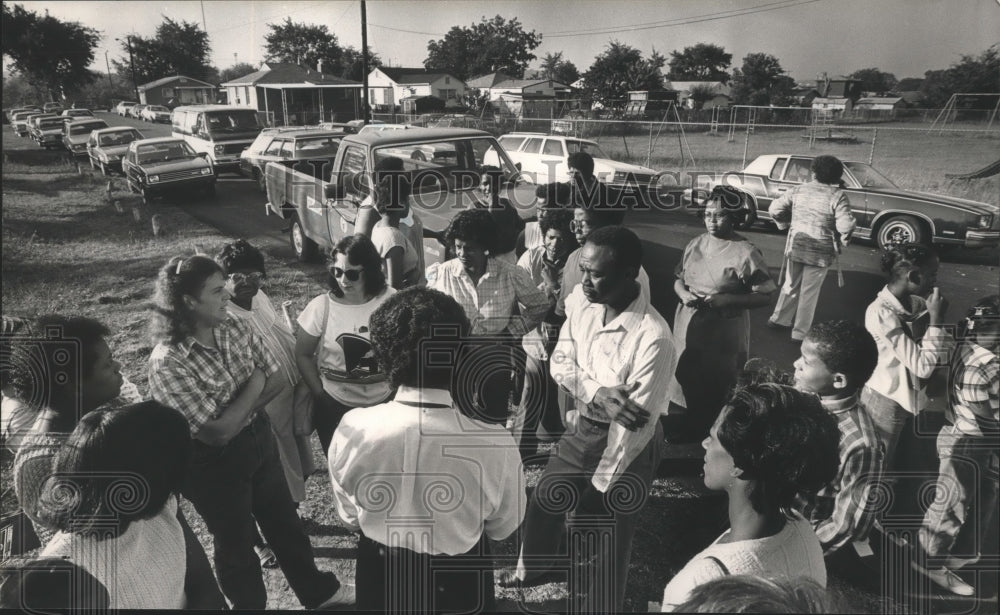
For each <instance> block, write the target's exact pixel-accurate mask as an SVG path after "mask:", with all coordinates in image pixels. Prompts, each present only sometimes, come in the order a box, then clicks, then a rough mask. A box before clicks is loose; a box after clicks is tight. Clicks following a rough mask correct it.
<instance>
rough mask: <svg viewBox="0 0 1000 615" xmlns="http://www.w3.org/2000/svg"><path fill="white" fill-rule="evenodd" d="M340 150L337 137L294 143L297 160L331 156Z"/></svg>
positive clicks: (303, 140) (300, 140) (302, 140)
mask: <svg viewBox="0 0 1000 615" xmlns="http://www.w3.org/2000/svg"><path fill="white" fill-rule="evenodd" d="M339 148H340V138H339V137H323V138H322V139H299V140H298V141H296V142H295V154H296V157H297V158H308V157H310V156H333V155H335V154H336V153H337V150H338V149H339Z"/></svg>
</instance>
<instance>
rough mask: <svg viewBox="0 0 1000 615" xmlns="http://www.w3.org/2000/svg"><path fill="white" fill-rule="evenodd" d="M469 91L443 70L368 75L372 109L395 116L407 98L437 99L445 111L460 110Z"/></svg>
mask: <svg viewBox="0 0 1000 615" xmlns="http://www.w3.org/2000/svg"><path fill="white" fill-rule="evenodd" d="M468 90H469V87H468V86H467V85H466V83H465V82H464V81H462V80H461V79H459V78H457V77H455V76H454V75H451V74H449V73H446V72H444V71H440V70H434V69H426V68H403V67H399V66H380V67H378V68H376V69H374V70H372V72H371V73H369V75H368V102H369V103H370V104H371V105H372V107H373V109H375V110H376V111H381V112H390V113H391V112H392V111H394V110H398V109H396V107H398V106H400V104H401V102H402V100H403V99H404V98H411V97H414V96H418V97H419V96H434V97H435V98H440V99H441V100H443V101H444V104H445V106H446V107H460V106H462V100H463V99H464V98H465V95H466V93H467V92H468Z"/></svg>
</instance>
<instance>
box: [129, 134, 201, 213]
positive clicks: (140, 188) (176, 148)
mask: <svg viewBox="0 0 1000 615" xmlns="http://www.w3.org/2000/svg"><path fill="white" fill-rule="evenodd" d="M122 173H124V175H125V179H126V180H127V181H128V186H129V189H131V190H132V191H133V192H138V193H140V194H142V196H143V197H145V198H152V197H154V196H159V195H162V194H164V193H167V192H172V191H178V190H185V189H201V190H204V191H205V194H207V195H208V196H215V171H214V170H213V169H212V163H211V162H209V161H208V160H207V159H206V157H205V154H198V153H197V152H195V151H194V148H192V147H191V146H190V145H188V144H187V143H186V142H185V141H184V139H178V138H176V137H158V138H155V139H142V140H140V141H133V142H132V143H131V144H129V146H128V150H127V151H126V152H125V156H123V157H122Z"/></svg>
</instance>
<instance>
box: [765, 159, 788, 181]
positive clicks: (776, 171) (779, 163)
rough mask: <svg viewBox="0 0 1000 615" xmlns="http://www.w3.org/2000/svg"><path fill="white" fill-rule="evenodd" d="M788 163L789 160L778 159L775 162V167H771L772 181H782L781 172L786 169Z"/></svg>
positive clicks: (769, 175) (770, 175)
mask: <svg viewBox="0 0 1000 615" xmlns="http://www.w3.org/2000/svg"><path fill="white" fill-rule="evenodd" d="M786 162H788V158H778V159H777V160H775V161H774V166H773V167H771V172H770V173H769V174H768V177H770V178H771V179H777V180H780V179H781V171H782V170H783V169H784V168H785V163H786Z"/></svg>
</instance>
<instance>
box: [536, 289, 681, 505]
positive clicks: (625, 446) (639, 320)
mask: <svg viewBox="0 0 1000 615" xmlns="http://www.w3.org/2000/svg"><path fill="white" fill-rule="evenodd" d="M606 310H607V307H606V306H605V305H602V304H598V303H591V302H590V301H588V300H587V299H586V297H585V296H584V294H583V289H582V287H580V286H577V287H576V288H575V289H574V290H573V293H572V294H571V295H570V296H569V298H568V299H567V300H566V322H565V323H564V324H563V327H562V330H561V331H560V332H559V342H558V343H557V344H556V347H555V350H554V351H553V353H552V360H551V368H550V370H551V373H552V378H553V380H555V381H556V383H558V384H559V385H560V386H561V387H563V388H564V389H566V390H567V391H569V393H570V395H572V396H573V397H574V398H575V399H576V400H577V401H578V404H577V411H578V412H579V413H580V415H581V416H584V417H587V418H590V419H592V420H595V421H599V422H604V423H610V424H611V426H610V428H609V430H608V444H607V447H606V448H605V450H604V454H603V456H602V457H601V461H600V463H599V464H598V466H597V471H596V472H594V477H593V478H592V479H591V482H592V483H593V485H594V487H596V488H597V489H598V490H599V491H602V492H604V491H606V490H607V489H608V487H609V486H610V485H611V484H612V483H613V482H614V481H615V480H617V479H618V477H619V476H620V475H621V474H622V472H624V471H625V469H626V468H628V466H629V464H630V463H632V461H633V460H634V459H635V458H636V456H637V455H638V454H639V453H640V452H642V450H643V449H644V448H645V447H646V444H648V443H649V440H650V438H651V437H652V436H653V432H654V431H655V430H656V424H657V422H658V421H659V417H660V415H661V414H665V413H666V411H667V405H668V403H669V400H670V398H669V396H668V395H667V391H668V389H669V386H670V383H671V381H672V380H673V376H674V370H675V369H676V368H677V351H676V350H675V349H674V339H673V335H672V334H671V332H670V326H669V325H667V321H665V320H664V319H663V317H662V316H660V314H659V312H657V311H656V310H655V309H653V307H652V306H651V305H650V304H649V299H648V298H647V297H646V296H645V295H644V294H642V293H640V294H639V296H638V297H637V298H636V299H635V301H633V302H632V303H631V304H629V306H628V307H627V308H625V310H623V311H622V313H621V314H619V315H618V316H617V317H615V318H614V319H613V320H611V321H610V322H608V323H607V324H604V314H605V311H606ZM636 384H638V388H637V389H636V390H635V391H633V392H632V393H630V394H629V399H631V400H632V401H634V402H635V403H636V404H638V405H639V406H641V407H642V408H644V409H645V410H647V411H648V412H649V414H650V417H649V422H648V423H646V425H645V427H643V428H641V429H639V430H637V431H629V430H628V429H626V428H625V427H623V426H622V425H621V424H619V423H616V422H613V421H611V418H610V417H609V416H608V415H607V414H605V413H604V412H603V411H602V410H600V409H598V408H595V407H593V406H591V405H590V404H591V402H592V401H593V399H594V395H595V394H596V393H597V390H598V389H599V388H601V387H615V386H620V385H626V386H627V387H632V386H635V385H636Z"/></svg>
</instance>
